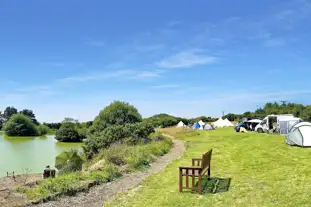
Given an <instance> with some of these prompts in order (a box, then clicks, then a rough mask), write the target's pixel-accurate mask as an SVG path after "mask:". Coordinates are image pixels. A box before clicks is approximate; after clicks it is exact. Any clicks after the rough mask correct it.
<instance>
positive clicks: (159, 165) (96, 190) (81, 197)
mask: <svg viewBox="0 0 311 207" xmlns="http://www.w3.org/2000/svg"><path fill="white" fill-rule="evenodd" d="M165 136H167V137H170V138H172V137H171V136H169V135H165ZM173 142H174V146H173V147H172V149H171V150H170V152H169V153H168V154H166V155H164V156H162V157H159V158H158V159H157V160H156V161H155V162H154V163H152V164H151V167H150V168H148V170H146V171H143V172H137V173H132V174H128V175H124V176H122V177H121V178H120V179H118V180H115V181H113V182H110V183H106V184H103V185H100V186H96V187H93V188H91V189H90V191H89V192H88V193H79V194H77V195H76V196H74V197H62V198H59V199H58V200H57V201H51V202H48V203H43V204H38V205H35V207H102V206H103V204H104V203H105V202H107V201H109V200H111V199H113V198H114V197H115V196H116V195H118V194H119V193H124V192H127V191H128V190H129V189H132V188H135V187H137V186H138V185H139V184H140V183H141V181H142V180H143V179H145V178H146V177H148V176H150V175H152V174H154V173H158V172H160V171H161V170H162V169H164V168H165V167H166V166H167V165H168V164H169V163H170V162H171V161H173V160H175V159H178V158H180V157H181V156H182V155H183V153H184V151H185V146H184V143H183V141H180V140H177V139H173Z"/></svg>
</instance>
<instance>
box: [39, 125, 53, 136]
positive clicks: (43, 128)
mask: <svg viewBox="0 0 311 207" xmlns="http://www.w3.org/2000/svg"><path fill="white" fill-rule="evenodd" d="M37 128H38V132H39V135H40V136H43V135H46V134H47V133H48V132H49V131H50V128H49V127H48V126H46V125H39V126H38V127H37Z"/></svg>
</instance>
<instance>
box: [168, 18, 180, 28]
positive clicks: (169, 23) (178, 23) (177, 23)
mask: <svg viewBox="0 0 311 207" xmlns="http://www.w3.org/2000/svg"><path fill="white" fill-rule="evenodd" d="M181 23H182V21H177V20H172V21H169V22H168V23H167V26H168V27H174V26H177V25H180V24H181Z"/></svg>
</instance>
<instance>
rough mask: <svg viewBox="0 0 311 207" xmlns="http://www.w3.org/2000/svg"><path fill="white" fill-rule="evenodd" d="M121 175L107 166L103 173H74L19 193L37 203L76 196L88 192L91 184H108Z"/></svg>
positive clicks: (24, 188)
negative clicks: (58, 197) (49, 199)
mask: <svg viewBox="0 0 311 207" xmlns="http://www.w3.org/2000/svg"><path fill="white" fill-rule="evenodd" d="M120 175H121V174H120V173H119V170H118V168H117V167H115V166H112V165H106V166H105V168H104V170H103V171H100V172H92V173H88V174H86V173H80V172H74V173H69V174H64V175H61V176H57V177H56V178H48V179H44V180H42V181H40V183H39V185H37V186H35V187H32V188H31V187H23V188H22V189H21V188H19V189H18V191H19V192H23V193H25V194H26V195H27V197H28V199H30V200H32V201H37V200H39V199H41V198H45V197H48V196H53V195H55V194H60V195H75V194H76V193H77V192H79V191H83V190H87V189H88V188H89V185H88V184H89V183H91V182H94V181H95V182H96V183H97V184H101V183H106V182H109V181H112V180H114V179H115V178H117V177H119V176H120Z"/></svg>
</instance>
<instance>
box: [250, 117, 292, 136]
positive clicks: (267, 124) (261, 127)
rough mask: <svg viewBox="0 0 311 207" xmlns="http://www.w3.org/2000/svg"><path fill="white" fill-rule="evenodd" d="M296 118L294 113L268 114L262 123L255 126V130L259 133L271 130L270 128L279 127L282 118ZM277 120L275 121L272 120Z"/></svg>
mask: <svg viewBox="0 0 311 207" xmlns="http://www.w3.org/2000/svg"><path fill="white" fill-rule="evenodd" d="M285 117H286V118H294V115H293V114H280V115H274V114H272V115H268V116H266V117H265V118H264V119H263V120H262V121H261V123H260V124H258V125H257V126H256V127H255V131H256V132H259V133H263V132H269V131H270V130H273V129H277V128H278V127H279V120H280V119H282V118H285ZM273 119H274V120H275V121H274V122H273V123H272V122H271V120H273Z"/></svg>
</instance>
